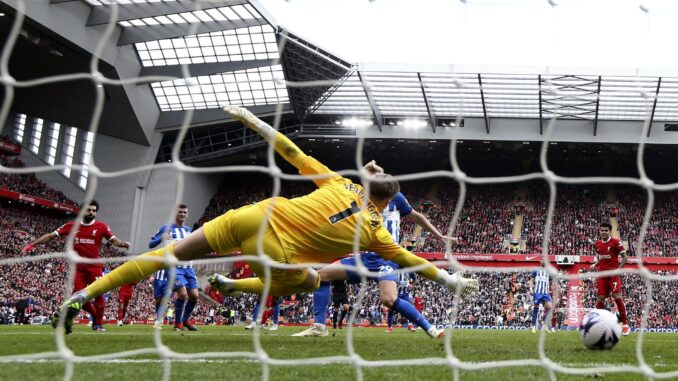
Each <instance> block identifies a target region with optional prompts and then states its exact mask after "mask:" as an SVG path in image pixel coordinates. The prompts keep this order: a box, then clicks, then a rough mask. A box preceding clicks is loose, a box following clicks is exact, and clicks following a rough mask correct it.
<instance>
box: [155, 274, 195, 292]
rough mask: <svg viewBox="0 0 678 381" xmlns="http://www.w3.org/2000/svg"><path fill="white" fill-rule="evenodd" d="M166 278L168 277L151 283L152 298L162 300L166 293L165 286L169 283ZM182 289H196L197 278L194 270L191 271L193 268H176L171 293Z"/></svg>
mask: <svg viewBox="0 0 678 381" xmlns="http://www.w3.org/2000/svg"><path fill="white" fill-rule="evenodd" d="M168 276H169V275H166V278H165V279H156V280H155V282H153V297H154V298H162V297H163V296H164V295H165V293H166V292H167V291H166V290H167V284H168V283H169V281H168V279H167V277H168ZM182 287H186V289H187V290H192V289H195V288H198V278H197V277H196V276H195V270H193V268H190V267H189V268H183V267H178V268H177V272H176V276H175V278H174V287H172V292H176V291H177V290H178V289H180V288H182Z"/></svg>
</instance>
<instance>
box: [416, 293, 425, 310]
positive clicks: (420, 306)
mask: <svg viewBox="0 0 678 381" xmlns="http://www.w3.org/2000/svg"><path fill="white" fill-rule="evenodd" d="M414 308H415V309H416V310H417V311H419V312H421V311H423V310H424V299H422V298H421V297H420V296H415V297H414Z"/></svg>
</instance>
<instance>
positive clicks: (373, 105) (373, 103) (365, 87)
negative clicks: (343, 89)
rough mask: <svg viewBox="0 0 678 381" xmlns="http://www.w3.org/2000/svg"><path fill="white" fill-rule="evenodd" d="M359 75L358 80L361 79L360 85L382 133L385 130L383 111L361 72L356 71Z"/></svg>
mask: <svg viewBox="0 0 678 381" xmlns="http://www.w3.org/2000/svg"><path fill="white" fill-rule="evenodd" d="M356 73H357V74H358V78H359V79H360V83H361V84H362V85H363V91H364V92H365V96H366V97H367V102H368V103H369V104H370V108H371V109H372V115H374V118H375V119H376V120H377V127H378V128H379V132H381V131H382V130H383V129H384V118H383V116H382V115H381V111H379V107H378V106H377V102H376V101H375V100H374V96H372V91H370V87H369V84H368V83H367V81H366V80H365V78H363V75H362V74H360V72H359V71H356Z"/></svg>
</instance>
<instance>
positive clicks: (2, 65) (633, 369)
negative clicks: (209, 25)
mask: <svg viewBox="0 0 678 381" xmlns="http://www.w3.org/2000/svg"><path fill="white" fill-rule="evenodd" d="M215 2H217V1H215ZM104 3H108V2H104ZM204 3H205V2H196V3H195V6H196V9H200V7H201V6H202V5H203V4H204ZM217 3H218V2H217ZM463 3H466V1H463ZM548 3H549V4H550V5H551V6H552V7H553V9H554V14H555V12H556V9H557V8H556V5H557V4H556V3H555V2H553V1H548ZM226 5H227V4H226ZM99 6H101V5H99ZM106 6H107V7H108V9H110V10H111V13H110V19H109V22H108V23H107V27H106V30H105V32H104V33H103V35H102V38H101V42H100V43H99V45H98V48H97V51H96V52H95V54H94V55H93V59H92V61H91V65H90V72H89V73H80V74H72V75H63V76H54V77H47V78H40V79H35V80H28V81H17V80H15V79H14V78H12V76H11V75H10V72H9V65H8V64H9V59H10V56H11V54H12V49H13V47H14V45H15V44H16V41H17V38H18V37H19V35H20V33H21V28H22V26H23V24H24V21H25V15H24V13H25V9H26V2H25V1H18V2H16V9H17V13H16V18H15V20H14V23H13V26H12V29H11V33H10V35H9V37H8V39H7V41H6V42H5V48H4V50H3V52H2V56H1V57H0V72H1V74H2V83H3V85H4V88H5V98H4V102H3V105H2V109H1V110H0V120H2V121H3V122H4V121H6V120H7V117H8V115H9V113H10V109H11V107H12V100H13V95H14V91H15V89H16V88H25V87H31V86H40V85H45V84H51V83H57V82H61V81H73V80H88V81H92V83H93V84H103V85H106V86H122V85H135V84H140V83H152V82H160V81H170V80H174V79H177V78H176V77H161V76H154V77H144V78H134V79H126V80H113V79H110V78H106V77H105V76H104V75H103V74H102V73H101V72H99V71H98V66H99V65H98V57H100V56H101V54H102V51H103V49H104V47H105V41H106V40H107V39H108V38H109V37H110V36H111V35H112V34H113V33H114V31H115V28H116V26H117V23H116V21H117V18H118V12H119V9H118V7H117V5H116V3H113V4H112V5H110V6H108V5H106ZM466 6H467V7H470V5H466ZM638 12H639V13H640V14H641V15H639V17H647V13H648V9H647V8H645V7H643V6H641V7H640V9H639V10H638ZM648 25H649V19H648ZM198 27H199V23H192V24H191V28H192V32H191V33H190V34H195V33H196V32H197V31H198ZM280 41H281V43H280V46H279V47H278V51H279V52H282V51H283V49H284V44H285V43H286V39H285V38H284V36H283V38H281V39H280ZM183 69H184V72H183V76H181V77H179V78H187V77H190V73H189V71H188V67H187V66H184V68H183ZM449 74H451V75H452V76H453V77H454V76H455V75H456V74H455V73H454V71H451V72H450V73H449ZM455 83H457V85H458V90H459V91H460V92H461V90H463V83H462V81H456V80H455ZM285 84H286V85H287V86H288V87H290V88H295V87H313V86H333V85H334V84H335V81H311V82H304V83H293V82H287V83H285ZM366 86H367V88H368V89H369V88H370V83H369V82H367V83H366ZM551 93H552V95H554V96H557V95H558V92H557V91H556V90H552V91H551ZM639 93H640V96H641V97H643V98H644V99H645V100H646V106H647V108H646V110H647V118H646V121H645V123H644V124H643V128H642V131H641V134H640V135H639V136H638V156H637V166H638V171H639V173H640V177H639V178H623V177H619V178H611V177H610V178H606V177H586V178H581V177H579V178H575V177H562V176H559V175H557V174H555V173H554V172H552V171H551V170H550V169H549V163H548V161H547V153H548V149H549V140H550V137H551V135H552V133H553V131H554V128H555V126H556V125H557V123H558V121H557V120H556V119H555V118H554V119H551V120H549V121H548V124H547V126H546V129H545V134H544V139H543V143H542V145H541V156H540V163H541V171H540V172H537V173H531V174H526V175H520V176H507V177H483V178H478V177H469V176H467V175H466V174H465V173H464V172H463V171H462V169H461V168H460V165H459V163H458V160H457V149H458V145H457V140H458V139H457V137H456V134H457V132H458V130H459V128H456V129H454V130H453V131H454V132H453V135H452V140H451V143H450V148H451V152H450V157H449V161H450V163H451V166H452V170H451V171H432V172H426V173H418V174H412V175H404V176H399V177H398V179H399V180H414V179H426V178H433V177H442V178H448V179H454V180H455V181H456V182H457V183H458V185H459V196H458V202H457V204H456V208H455V211H454V215H453V217H452V219H451V223H450V226H449V229H448V232H447V235H450V236H453V235H454V234H455V229H456V228H457V226H458V223H459V218H460V215H461V212H462V210H463V207H464V201H465V198H466V196H467V184H504V183H516V182H523V181H528V180H543V181H545V182H546V183H547V184H548V188H549V192H550V193H549V194H550V198H549V202H548V209H547V216H546V219H545V227H544V236H543V249H542V254H543V255H547V254H548V242H549V238H550V233H551V226H552V222H553V217H554V209H555V203H556V194H557V193H556V185H557V184H584V183H587V184H591V183H593V184H611V183H615V184H627V185H636V186H639V187H642V188H643V189H644V190H645V191H646V192H647V197H648V202H647V206H646V209H645V210H646V211H645V215H644V219H643V224H642V228H641V229H640V235H639V237H638V243H637V246H636V251H635V253H634V254H635V255H637V256H638V257H639V258H642V257H643V242H644V239H645V236H646V231H647V227H648V224H649V221H650V218H651V215H652V211H653V208H654V197H655V196H654V192H655V191H671V190H677V189H678V184H668V185H657V184H655V183H653V181H652V180H650V179H649V178H648V176H647V174H646V172H645V167H644V163H643V153H644V148H645V143H646V139H647V138H646V136H647V133H648V130H649V128H650V110H651V106H652V103H653V101H654V99H655V96H656V94H654V93H647V92H645V91H642V90H640V87H639ZM463 99H464V98H463V97H462V96H460V97H459V100H460V104H459V105H458V106H459V107H460V108H461V109H462V110H464V107H465V105H464V101H463ZM104 101H105V95H104V89H103V88H102V87H96V99H95V107H94V110H93V112H92V118H91V124H90V126H89V131H91V132H92V133H94V134H96V133H97V130H98V127H99V122H100V116H101V112H102V109H103V104H104ZM281 116H282V105H279V107H278V110H277V113H276V120H275V122H274V127H277V126H278V125H279V124H280V118H281ZM366 116H367V117H371V116H372V115H366ZM463 117H464V113H463V112H462V113H461V115H459V117H458V119H457V125H459V122H460V121H461V119H462V118H463ZM191 118H192V113H191V111H190V110H189V111H188V112H187V113H186V114H185V119H184V121H183V124H182V128H181V132H180V134H179V136H178V138H177V142H182V141H183V140H184V139H185V137H186V134H187V132H188V130H189V123H190V121H191ZM363 144H364V139H363V138H359V139H358V144H357V149H356V158H355V162H356V169H355V170H345V171H341V172H340V174H341V175H344V176H356V177H361V178H363V179H364V173H363V172H362V171H360V168H361V167H362V163H363V162H364V161H365V160H364V159H363V155H362V152H363ZM95 147H96V141H95ZM180 148H181V144H179V143H177V144H176V145H175V147H174V150H173V152H172V161H171V163H160V164H149V165H141V166H137V167H133V168H128V169H125V170H120V171H113V172H106V171H102V170H101V169H100V168H99V167H98V166H97V163H96V162H95V160H94V158H93V157H92V159H91V161H90V162H89V163H88V164H87V165H73V166H70V168H72V169H74V170H81V169H83V168H86V169H87V170H88V171H89V182H90V183H89V186H88V187H87V191H86V193H85V197H84V200H85V201H86V200H91V199H93V198H94V196H95V194H96V192H97V183H98V179H100V178H112V177H119V176H126V175H131V174H138V173H146V172H148V171H151V170H154V169H160V168H165V169H172V170H175V171H176V172H177V176H178V186H177V192H176V197H175V204H178V203H180V202H181V201H182V197H183V194H184V186H185V184H184V173H188V172H195V173H205V174H207V173H214V174H216V173H222V174H229V173H235V172H258V173H267V174H270V175H271V176H272V177H273V178H274V183H273V184H274V187H273V193H272V196H277V195H279V193H280V185H281V180H299V179H300V178H301V176H298V175H288V174H284V173H283V172H282V170H281V169H280V168H279V167H278V166H277V165H276V162H275V152H274V150H273V149H272V147H269V150H268V163H269V165H268V166H266V167H260V166H237V167H236V166H220V167H209V168H195V167H189V166H187V165H185V164H184V163H182V161H181V160H180ZM366 159H371V158H366ZM64 168H66V166H65V165H51V166H41V167H29V168H10V167H2V168H1V169H2V172H4V173H9V174H24V173H40V172H49V171H61V170H63V169H64ZM169 209H170V208H168V220H170V219H171V218H172V216H173V215H172V212H173V211H172V210H169ZM83 215H84V211H81V212H80V214H79V215H78V216H77V218H76V220H80V219H81V218H82V216H83ZM66 246H67V247H68V248H69V249H68V250H67V251H66V252H65V253H51V254H47V255H41V256H38V257H16V258H9V259H1V260H0V265H9V264H15V263H21V262H29V261H45V260H49V259H54V258H63V259H66V260H67V261H68V263H69V267H68V277H67V283H66V285H64V290H65V294H64V296H65V297H68V296H69V293H70V288H71V287H70V285H71V284H72V282H73V278H74V272H75V266H76V264H78V263H94V262H98V261H92V260H86V259H83V258H81V257H79V256H77V255H76V253H75V252H74V251H73V250H72V247H73V235H71V236H69V237H68V239H67V245H66ZM355 249H356V250H355V251H356V252H358V250H357V249H358V236H357V235H356V240H355ZM450 251H451V247H450V246H449V244H448V246H447V247H446V252H447V253H450ZM259 252H260V255H259V256H244V257H243V256H240V257H229V258H221V259H219V261H221V262H224V263H227V262H234V261H241V260H249V261H260V262H262V263H264V264H265V274H264V275H265V277H266V279H267V280H270V277H271V268H272V267H275V268H286V269H290V268H300V267H303V266H300V265H281V264H279V263H276V262H273V261H271V260H270V259H268V258H267V257H266V256H265V255H263V253H261V240H260V241H259ZM124 260H125V259H124V258H117V259H105V260H104V262H121V261H124ZM213 262H214V260H213V259H210V260H198V261H195V264H196V265H201V264H211V263H213ZM167 263H168V264H176V263H177V262H176V261H175V260H172V259H171V258H169V257H168V259H167ZM357 263H358V266H357V267H356V268H355V270H356V271H357V272H359V274H360V275H361V276H362V278H363V282H362V286H361V289H360V293H359V295H358V298H357V300H356V304H357V305H360V303H361V301H362V300H363V298H364V297H365V292H366V287H365V285H366V279H368V278H375V277H376V276H377V274H376V273H371V272H369V271H367V270H366V268H365V267H364V266H363V265H362V262H361V261H358V262H357ZM547 263H548V262H547ZM436 264H437V265H441V266H449V267H450V268H452V269H465V270H467V271H468V272H469V273H473V272H493V271H496V270H497V267H465V266H463V265H462V264H461V263H460V262H458V261H457V260H455V259H454V257H451V256H449V260H446V261H439V262H437V263H436ZM638 266H639V269H638V270H637V271H636V270H628V269H625V270H621V271H607V272H600V273H597V274H586V275H585V277H587V278H596V277H599V276H601V275H612V274H631V273H634V274H639V275H640V276H641V277H642V278H643V279H644V281H645V284H646V292H647V297H646V299H645V300H646V303H645V305H644V308H643V319H642V322H641V328H644V327H646V324H647V316H648V313H649V310H650V308H651V305H652V296H653V288H652V281H661V282H668V281H677V280H678V275H667V276H660V275H657V274H654V273H652V272H651V271H649V270H648V269H647V268H646V267H645V266H644V265H643V262H642V261H638ZM547 268H548V270H549V271H550V273H551V274H552V275H553V276H554V277H558V279H571V278H572V279H579V276H578V275H568V276H564V275H562V274H560V273H558V271H557V270H556V269H555V268H554V267H553V266H552V265H550V264H549V265H548V266H547ZM532 269H533V268H532V267H510V268H506V269H503V270H504V271H507V272H514V273H518V272H525V271H529V270H532ZM410 270H413V269H403V270H398V272H399V273H402V272H406V271H410ZM173 278H174V273H172V275H171V278H170V284H171V283H172V281H173ZM266 284H267V288H268V286H269V282H268V281H267V282H266ZM480 287H481V290H482V287H483V285H482V284H481V285H480ZM267 294H268V289H266V290H265V292H264V294H263V295H262V296H261V299H260V300H261V301H262V304H263V302H264V301H265V300H266V298H267V296H268V295H267ZM262 310H263V309H262ZM358 310H359V308H354V310H353V313H352V315H351V317H350V321H351V322H353V321H354V320H355V319H356V315H357V313H358ZM455 313H456V312H455ZM260 314H261V312H260ZM450 321H454V315H452V316H451V317H450ZM355 334H356V332H355V330H354V329H353V325H352V324H350V323H349V326H348V328H347V334H346V351H347V355H346V356H330V357H316V358H304V359H276V358H271V357H270V356H269V354H268V353H267V352H266V350H265V349H264V347H263V345H262V341H261V335H260V334H259V330H258V328H257V329H255V334H254V335H253V343H254V351H253V352H228V351H225V352H203V353H180V352H176V351H173V350H171V349H170V348H169V347H168V346H166V345H165V344H164V342H163V336H162V335H161V334H160V331H155V333H154V346H153V347H148V348H143V349H136V350H130V351H124V352H117V353H110V354H105V355H94V356H79V355H75V354H74V353H73V351H72V350H71V349H70V348H69V347H68V345H67V344H66V341H65V339H64V330H63V327H61V328H60V329H59V330H57V334H56V335H55V339H56V346H57V350H56V351H54V352H44V353H31V354H22V355H12V356H1V357H0V362H15V361H31V360H35V361H38V360H49V359H59V360H63V361H64V362H65V363H66V364H67V366H66V372H65V374H64V377H63V379H64V380H70V379H72V378H73V376H74V373H73V372H74V364H76V363H81V362H98V361H107V360H115V359H124V358H128V357H133V356H138V355H144V354H156V355H158V356H160V357H161V358H162V359H163V361H164V367H163V379H165V380H168V379H169V378H170V372H171V364H172V362H173V361H187V360H188V361H190V360H198V359H200V360H209V359H236V358H237V359H252V360H256V361H258V362H259V363H260V364H261V367H262V370H263V371H262V380H268V379H269V374H270V369H269V368H270V366H271V365H275V366H295V365H314V364H315V365H318V364H332V363H344V364H350V365H351V366H353V367H354V369H355V376H356V379H358V380H362V379H363V378H364V373H363V370H364V368H373V367H387V366H389V367H397V366H411V365H446V366H449V367H450V368H451V369H452V370H453V374H454V379H455V380H457V379H459V378H460V371H462V370H481V369H489V368H504V367H520V366H540V367H543V368H544V369H545V370H547V372H548V374H549V376H550V378H551V379H555V378H556V372H558V373H564V374H573V375H584V374H592V373H638V374H641V375H644V376H646V377H647V378H649V379H654V378H657V379H659V378H661V379H665V378H672V377H678V371H672V372H657V371H655V370H654V369H653V368H652V367H651V366H650V365H649V364H648V361H647V359H646V358H645V354H644V351H643V347H644V343H645V340H644V337H645V334H644V332H643V330H642V329H641V330H640V331H639V332H638V333H637V335H638V341H637V347H636V359H637V361H638V365H636V366H632V365H619V366H603V365H601V366H594V367H576V366H566V365H563V364H561V363H559V361H558V360H557V359H552V358H549V357H548V356H547V354H546V350H545V342H546V334H545V333H544V332H542V333H541V334H540V337H539V342H538V353H539V357H538V358H533V359H519V360H518V359H517V360H507V361H489V362H465V361H462V360H461V359H460V358H459V357H457V356H455V352H454V345H453V336H454V332H453V331H451V332H448V335H447V336H446V338H445V355H444V357H430V358H417V359H408V360H400V359H399V360H383V361H371V360H366V359H364V358H362V357H361V356H360V354H359V353H357V352H356V350H355V346H354V335H355ZM314 345H321V344H319V343H316V344H314Z"/></svg>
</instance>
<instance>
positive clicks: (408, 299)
mask: <svg viewBox="0 0 678 381" xmlns="http://www.w3.org/2000/svg"><path fill="white" fill-rule="evenodd" d="M398 299H401V300H404V301H406V302H409V303H412V302H413V301H414V299H413V298H412V295H411V294H410V293H409V292H401V293H399V294H398Z"/></svg>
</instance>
